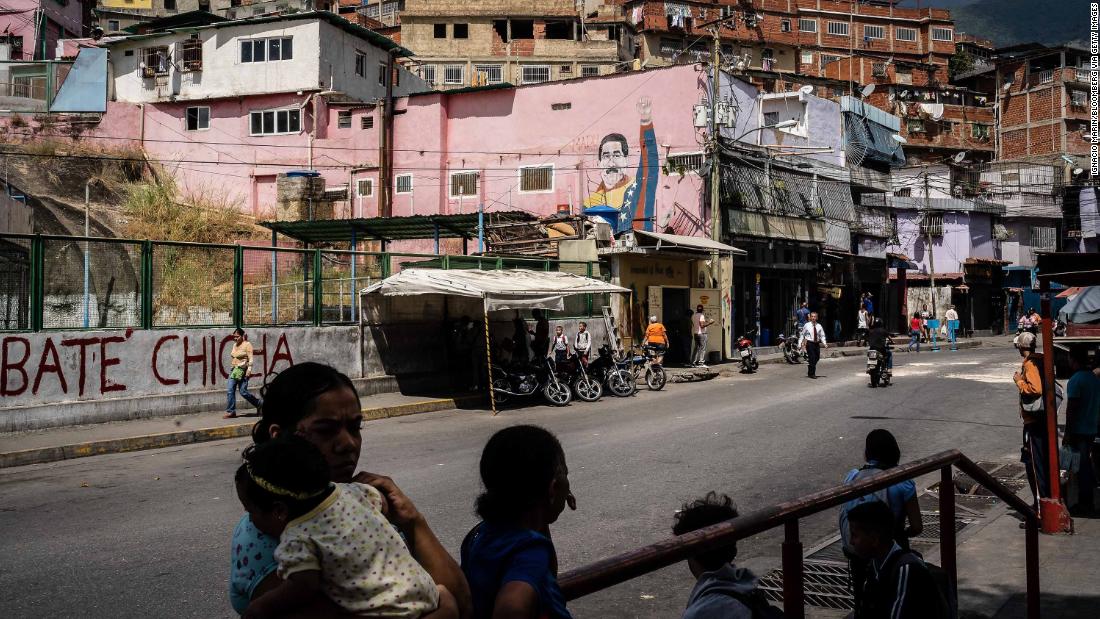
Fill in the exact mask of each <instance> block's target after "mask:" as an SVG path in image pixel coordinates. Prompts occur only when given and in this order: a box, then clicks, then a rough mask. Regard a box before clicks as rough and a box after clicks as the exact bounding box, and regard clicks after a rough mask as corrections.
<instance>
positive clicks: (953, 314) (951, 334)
mask: <svg viewBox="0 0 1100 619" xmlns="http://www.w3.org/2000/svg"><path fill="white" fill-rule="evenodd" d="M943 318H944V320H945V321H947V324H946V325H945V326H946V327H947V341H948V342H949V343H950V344H951V345H955V343H956V342H957V341H958V339H959V338H958V334H957V333H956V331H957V330H958V329H956V328H955V325H958V324H959V323H958V320H959V313H958V312H957V311H955V306H954V305H948V306H947V312H945V313H944V315H943ZM952 321H954V322H952Z"/></svg>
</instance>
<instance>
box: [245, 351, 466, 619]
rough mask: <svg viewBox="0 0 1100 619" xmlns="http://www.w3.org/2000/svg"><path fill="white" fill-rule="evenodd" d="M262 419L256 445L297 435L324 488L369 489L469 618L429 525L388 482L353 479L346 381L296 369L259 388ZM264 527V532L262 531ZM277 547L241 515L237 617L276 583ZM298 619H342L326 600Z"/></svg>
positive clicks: (357, 426) (356, 431)
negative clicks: (321, 469) (317, 461)
mask: <svg viewBox="0 0 1100 619" xmlns="http://www.w3.org/2000/svg"><path fill="white" fill-rule="evenodd" d="M263 395H264V400H265V406H264V407H263V416H262V417H260V420H259V421H257V422H256V425H255V426H254V427H253V428H252V441H253V443H255V444H257V445H260V444H263V443H266V442H268V441H271V440H273V439H277V438H279V437H280V436H286V435H289V434H296V435H298V436H301V437H302V438H304V439H306V440H307V441H309V442H310V443H312V444H313V446H314V447H316V448H317V449H318V450H320V452H321V455H322V456H324V459H325V463H326V464H327V465H328V474H329V480H330V481H332V482H336V483H347V482H352V481H354V482H356V483H362V484H369V485H371V486H373V487H374V488H376V489H377V490H378V491H379V492H381V494H382V497H383V498H385V500H386V515H387V518H388V520H389V521H390V522H391V523H393V525H394V526H395V527H397V529H398V530H399V531H400V532H401V533H402V534H403V535H404V537H405V539H407V540H409V550H410V551H411V552H412V555H413V558H414V559H416V561H417V563H419V564H420V565H421V567H423V568H424V569H425V570H427V571H428V573H429V574H431V576H432V580H433V581H434V582H435V583H436V584H437V585H443V586H444V587H446V588H447V590H448V591H449V592H450V593H451V594H452V595H454V597H455V599H456V600H457V602H458V607H459V608H460V609H464V612H463V614H464V615H466V614H468V609H469V608H470V589H469V586H468V585H467V584H466V578H465V577H464V576H463V575H462V570H461V569H460V568H459V567H458V563H456V562H455V560H454V559H453V558H451V556H450V555H449V554H448V553H447V551H446V550H445V549H444V548H443V545H442V544H440V543H439V540H438V539H437V538H436V536H435V533H433V532H432V529H431V527H430V526H429V525H428V522H427V520H425V519H424V516H423V515H421V513H420V512H419V511H418V510H417V508H416V505H415V504H414V503H413V502H412V501H411V500H409V498H408V497H407V496H405V494H404V493H403V492H402V491H401V489H400V488H398V487H397V485H396V484H394V482H393V480H392V479H390V478H389V477H383V476H380V475H375V474H373V473H366V472H362V473H359V474H358V475H356V473H355V470H356V468H357V467H358V465H359V455H360V453H361V451H362V447H363V437H362V434H361V428H362V425H363V411H362V409H363V406H362V403H361V402H360V401H359V394H358V393H356V391H355V386H354V385H353V384H352V382H351V379H349V378H348V377H347V376H345V375H344V374H342V373H341V372H339V371H338V370H336V369H335V368H333V367H330V366H327V365H324V364H320V363H312V362H307V363H299V364H297V365H292V366H290V367H289V368H287V369H285V370H283V371H282V372H279V374H278V375H277V376H275V378H273V379H272V380H271V382H269V383H268V384H267V386H265V387H264V390H263ZM261 526H262V525H261ZM278 544H279V540H278V539H277V538H275V537H272V536H270V535H267V534H265V533H264V532H263V531H261V530H260V529H258V528H257V526H256V523H254V522H253V521H252V519H251V518H250V517H249V515H248V514H247V513H246V514H245V515H244V516H242V517H241V519H240V521H239V522H238V523H237V527H236V529H235V530H234V531H233V542H232V551H231V560H232V562H231V564H230V581H229V598H230V602H231V603H232V605H233V609H234V610H236V611H237V612H238V613H241V614H243V613H244V612H245V611H246V610H247V609H248V606H249V604H250V603H251V602H252V600H253V599H255V598H257V597H259V596H260V595H262V594H263V593H264V592H266V591H268V590H270V589H271V588H273V587H276V586H278V585H279V583H280V582H281V581H280V579H279V577H278V575H277V574H276V573H275V569H276V566H277V563H276V561H275V556H274V551H275V548H276V546H278ZM301 616H306V617H335V616H343V610H342V609H341V608H340V607H339V606H338V605H337V604H336V602H334V601H333V600H331V599H328V598H324V599H320V600H316V601H315V602H314V603H313V604H311V605H310V607H309V608H308V609H307V610H305V611H304V612H303V613H302V615H301Z"/></svg>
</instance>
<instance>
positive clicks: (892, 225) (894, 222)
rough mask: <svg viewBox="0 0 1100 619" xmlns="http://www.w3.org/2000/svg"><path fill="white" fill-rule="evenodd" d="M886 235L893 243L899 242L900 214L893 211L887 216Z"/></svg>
mask: <svg viewBox="0 0 1100 619" xmlns="http://www.w3.org/2000/svg"><path fill="white" fill-rule="evenodd" d="M886 236H887V238H889V239H890V242H891V243H894V244H897V243H898V214H897V213H894V212H891V213H890V216H889V217H887V218H886Z"/></svg>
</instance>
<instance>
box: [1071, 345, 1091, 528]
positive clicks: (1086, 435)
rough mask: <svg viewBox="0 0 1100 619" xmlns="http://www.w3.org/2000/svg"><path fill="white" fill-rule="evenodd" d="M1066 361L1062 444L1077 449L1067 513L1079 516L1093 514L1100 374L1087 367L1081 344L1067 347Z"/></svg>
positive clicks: (1087, 516)
mask: <svg viewBox="0 0 1100 619" xmlns="http://www.w3.org/2000/svg"><path fill="white" fill-rule="evenodd" d="M1069 365H1070V369H1072V370H1073V376H1072V377H1070V379H1069V382H1068V383H1067V384H1066V435H1065V437H1064V438H1063V439H1062V444H1063V445H1065V446H1066V447H1067V448H1069V449H1072V450H1073V451H1075V452H1077V454H1078V455H1079V456H1080V464H1079V468H1078V470H1077V504H1076V505H1075V506H1074V507H1072V508H1070V514H1071V515H1073V516H1078V517H1083V518H1094V517H1096V516H1097V515H1098V514H1097V511H1096V504H1095V499H1094V494H1095V490H1096V475H1095V470H1094V469H1093V462H1092V445H1093V442H1094V440H1095V439H1096V432H1097V425H1098V424H1100V378H1097V377H1096V375H1095V374H1093V373H1092V371H1090V370H1089V367H1088V351H1087V350H1086V349H1085V348H1083V347H1076V348H1073V349H1072V350H1070V353H1069Z"/></svg>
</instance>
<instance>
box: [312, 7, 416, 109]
mask: <svg viewBox="0 0 1100 619" xmlns="http://www.w3.org/2000/svg"><path fill="white" fill-rule="evenodd" d="M321 32H322V33H323V35H322V40H324V41H325V45H324V46H322V47H321V49H320V69H319V70H320V79H321V81H322V82H323V83H324V86H325V87H326V88H328V87H329V85H330V83H331V84H332V86H333V87H334V89H335V90H338V91H340V92H344V93H347V95H348V96H350V97H352V98H354V99H360V100H363V101H369V100H371V99H380V98H382V97H385V96H386V87H385V86H381V85H379V84H378V68H379V64H382V63H385V62H386V56H387V54H386V52H385V51H384V50H382V49H381V48H378V47H375V46H374V45H372V44H371V43H370V42H368V41H365V40H363V39H361V38H359V37H357V36H355V35H354V34H352V33H350V32H347V31H345V30H341V29H339V28H337V27H335V26H333V25H331V24H329V23H322V24H321ZM357 52H362V53H364V54H366V56H367V59H366V63H365V66H364V69H365V71H364V75H363V76H362V77H360V76H358V75H356V74H355V54H356V53H357ZM396 66H397V71H398V72H399V73H400V74H401V78H400V80H399V81H400V82H401V85H400V86H396V87H395V88H394V89H393V92H394V95H395V96H404V95H408V94H411V93H417V92H423V91H426V90H431V87H429V86H428V84H427V82H425V81H424V80H422V79H420V78H419V77H417V76H416V75H415V74H413V73H410V72H409V70H408V69H405V68H403V67H402V66H401V65H400V64H397V65H396ZM330 80H331V82H330Z"/></svg>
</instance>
